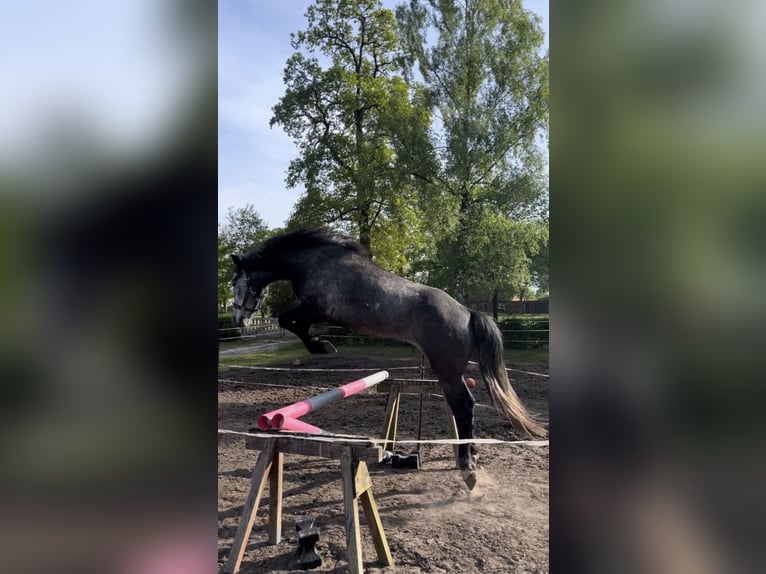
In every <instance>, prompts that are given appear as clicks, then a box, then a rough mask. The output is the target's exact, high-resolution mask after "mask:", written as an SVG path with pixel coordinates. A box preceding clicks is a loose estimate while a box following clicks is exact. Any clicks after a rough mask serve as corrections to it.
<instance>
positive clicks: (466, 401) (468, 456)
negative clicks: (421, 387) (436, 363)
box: [439, 374, 476, 490]
mask: <svg viewBox="0 0 766 574" xmlns="http://www.w3.org/2000/svg"><path fill="white" fill-rule="evenodd" d="M439 381H440V382H441V386H442V389H443V391H444V397H445V398H446V399H447V404H448V405H449V407H450V409H451V410H452V414H453V416H454V417H455V425H456V426H457V434H458V437H460V438H461V439H470V438H473V407H474V403H475V402H476V401H475V400H474V398H473V395H472V394H471V391H469V390H468V387H466V385H465V383H464V382H463V377H462V376H461V375H460V374H453V375H450V376H449V377H442V376H439ZM475 453H476V450H475V448H474V446H473V445H472V444H461V445H459V446H458V467H459V468H460V473H461V475H462V476H463V480H464V481H465V483H466V485H467V486H468V488H469V489H471V490H472V489H473V487H474V486H476V455H475Z"/></svg>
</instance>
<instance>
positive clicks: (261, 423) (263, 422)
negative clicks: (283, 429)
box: [255, 415, 271, 431]
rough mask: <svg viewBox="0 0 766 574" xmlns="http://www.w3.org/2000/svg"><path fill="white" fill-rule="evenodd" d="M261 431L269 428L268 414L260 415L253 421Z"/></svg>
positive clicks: (269, 419)
mask: <svg viewBox="0 0 766 574" xmlns="http://www.w3.org/2000/svg"><path fill="white" fill-rule="evenodd" d="M255 424H256V425H258V428H259V429H261V430H262V431H267V430H269V429H270V428H271V418H270V417H269V416H268V415H261V416H259V417H258V420H257V421H256V423H255Z"/></svg>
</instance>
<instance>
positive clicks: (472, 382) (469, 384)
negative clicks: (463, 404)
mask: <svg viewBox="0 0 766 574" xmlns="http://www.w3.org/2000/svg"><path fill="white" fill-rule="evenodd" d="M465 384H466V386H467V387H468V388H469V389H472V388H474V387H475V386H476V380H475V379H473V378H471V377H467V378H466V380H465Z"/></svg>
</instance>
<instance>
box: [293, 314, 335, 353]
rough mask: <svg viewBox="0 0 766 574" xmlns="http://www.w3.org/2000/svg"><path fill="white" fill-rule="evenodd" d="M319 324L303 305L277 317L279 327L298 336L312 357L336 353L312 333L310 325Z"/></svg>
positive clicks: (327, 342)
mask: <svg viewBox="0 0 766 574" xmlns="http://www.w3.org/2000/svg"><path fill="white" fill-rule="evenodd" d="M320 322H321V319H319V318H318V317H316V315H315V313H313V311H312V309H311V308H310V307H308V306H307V305H305V304H304V303H301V304H300V305H298V306H297V307H296V308H295V309H290V310H289V311H285V312H284V313H280V315H279V326H280V327H282V328H283V329H287V330H288V331H290V332H292V333H295V334H296V335H298V337H299V338H300V340H301V341H302V342H303V344H304V345H305V347H306V349H308V351H309V353H312V354H314V355H322V354H327V353H337V351H336V349H335V347H333V345H332V343H330V342H329V341H320V340H319V336H317V335H316V333H315V332H314V330H313V328H312V325H314V324H315V323H320Z"/></svg>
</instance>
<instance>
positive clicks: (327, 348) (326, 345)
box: [319, 341, 338, 354]
mask: <svg viewBox="0 0 766 574" xmlns="http://www.w3.org/2000/svg"><path fill="white" fill-rule="evenodd" d="M319 343H320V344H321V345H322V349H324V352H325V354H330V353H337V352H338V349H336V348H335V347H334V346H333V344H332V343H331V342H330V341H320V342H319Z"/></svg>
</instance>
